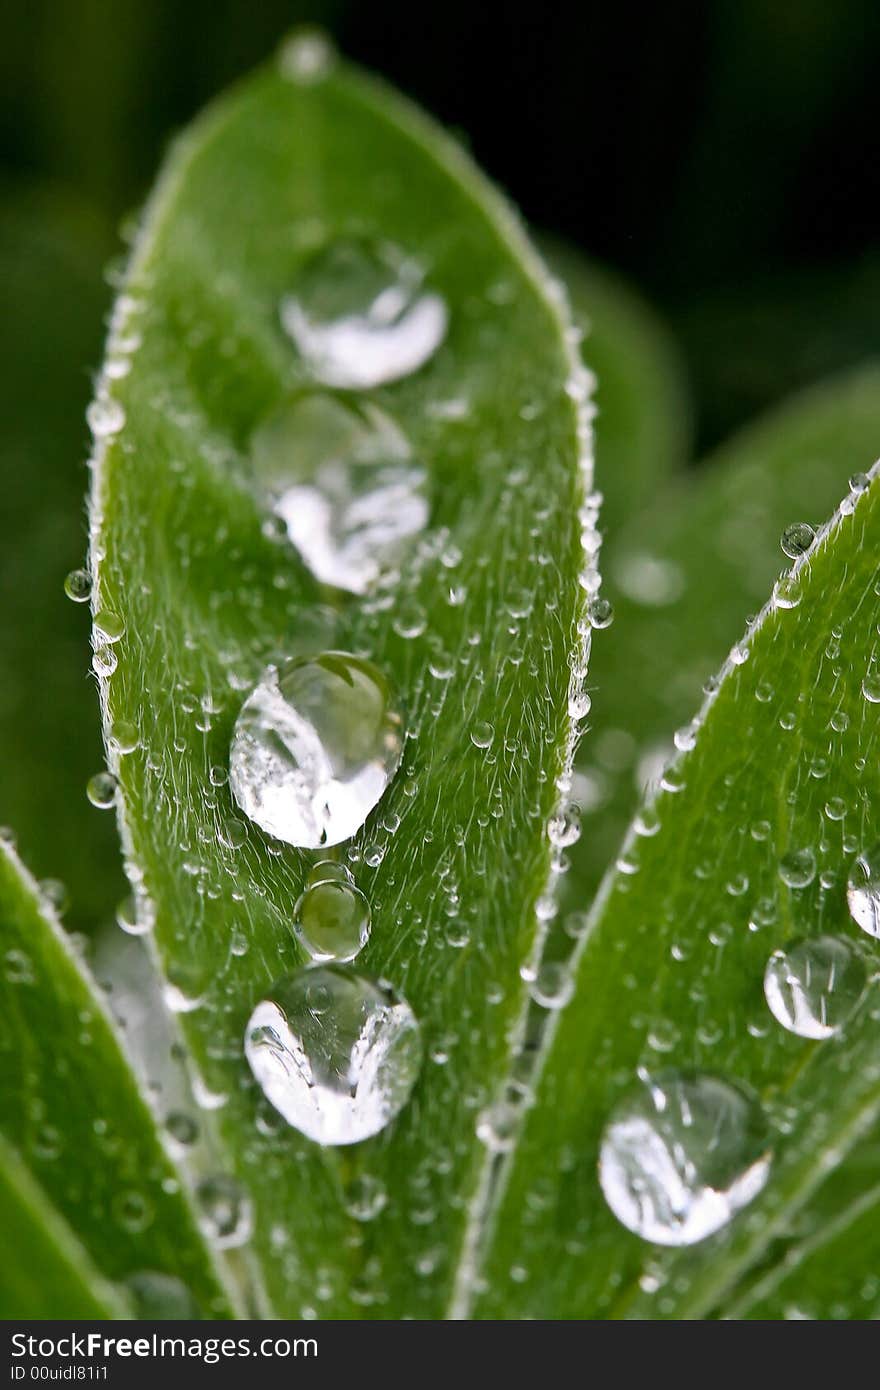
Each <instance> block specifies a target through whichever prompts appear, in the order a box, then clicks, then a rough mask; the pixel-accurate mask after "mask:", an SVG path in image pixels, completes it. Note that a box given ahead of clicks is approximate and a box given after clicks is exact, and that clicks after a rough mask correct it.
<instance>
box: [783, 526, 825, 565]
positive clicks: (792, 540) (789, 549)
mask: <svg viewBox="0 0 880 1390" xmlns="http://www.w3.org/2000/svg"><path fill="white" fill-rule="evenodd" d="M815 539H816V532H815V531H814V530H813V528H812V526H810V525H809V524H808V523H807V522H806V521H794V522H792V524H791V525H790V526H786V528H785V530H784V531H783V533H782V536H781V538H780V541H779V544H780V545H781V546H782V549H783V552H784V553H785V554H786V555H787V556H788V558H789V559H790V560H796V559H797V558H798V556H800V555H804V554H806V552H807V551H808V550H809V548H810V546H811V545H812V544H813V541H814V540H815Z"/></svg>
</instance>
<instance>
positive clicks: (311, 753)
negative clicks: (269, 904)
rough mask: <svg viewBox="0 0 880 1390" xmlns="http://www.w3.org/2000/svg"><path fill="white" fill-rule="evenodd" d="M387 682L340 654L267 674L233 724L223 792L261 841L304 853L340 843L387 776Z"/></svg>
mask: <svg viewBox="0 0 880 1390" xmlns="http://www.w3.org/2000/svg"><path fill="white" fill-rule="evenodd" d="M402 751H403V730H402V721H401V717H400V714H399V713H398V712H397V710H396V708H395V706H394V703H393V699H392V694H391V689H390V686H389V684H388V681H387V680H386V679H385V677H384V676H383V675H382V673H381V672H380V671H379V670H378V669H377V668H376V667H375V666H373V665H372V663H371V662H369V661H364V660H362V659H361V658H360V657H356V656H351V655H349V654H347V653H345V652H326V653H324V655H322V656H319V657H314V658H300V659H297V660H294V661H289V662H287V663H286V664H285V665H284V666H282V667H281V669H280V670H277V669H276V668H275V667H269V669H268V670H267V672H266V673H265V675H264V676H263V678H262V680H261V681H260V683H259V685H257V687H256V688H255V690H254V691H253V692H252V694H251V695H250V696H249V697H248V699H247V700H246V701H245V703H244V705H243V706H242V709H241V712H240V714H239V716H238V719H237V720H236V724H235V732H234V735H233V739H232V749H231V753H230V762H229V785H230V788H231V790H232V794H233V796H234V797H235V800H236V801H237V802H238V804H239V806H240V807H241V809H242V811H244V813H245V815H246V816H248V818H249V819H250V820H252V821H255V822H256V824H257V825H259V826H260V827H261V828H262V829H263V830H265V831H266V832H267V833H268V834H270V835H273V836H274V837H275V839H277V840H283V841H285V842H286V843H287V844H291V845H297V846H299V847H300V848H304V849H317V848H320V847H321V846H324V845H336V844H339V843H340V842H341V841H343V840H347V839H350V838H351V836H352V835H354V834H355V833H356V832H357V831H358V830H359V829H360V828H361V826H362V825H363V823H364V821H365V820H366V818H367V816H368V815H369V813H370V811H372V809H373V807H374V806H376V805H377V803H378V802H379V800H380V799H381V797H382V794H383V793H384V791H385V789H386V787H387V786H388V783H389V782H390V781H391V778H392V777H393V776H394V773H395V772H396V771H397V768H398V766H399V764H400V759H401V755H402Z"/></svg>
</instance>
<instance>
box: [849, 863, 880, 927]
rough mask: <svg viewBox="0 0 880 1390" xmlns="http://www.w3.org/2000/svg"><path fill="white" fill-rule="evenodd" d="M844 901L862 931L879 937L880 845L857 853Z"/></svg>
mask: <svg viewBox="0 0 880 1390" xmlns="http://www.w3.org/2000/svg"><path fill="white" fill-rule="evenodd" d="M846 901H847V906H848V907H849V913H850V916H851V917H852V919H853V921H854V922H856V923H857V924H858V926H860V927H861V929H862V931H863V932H867V933H868V936H873V937H878V938H880V845H878V846H876V847H875V848H874V849H872V850H870V851H869V852H868V853H865V854H860V855H859V857H858V859H857V860H856V862H855V864H854V865H853V867H852V872H851V873H850V876H849V881H848V883H847V885H846Z"/></svg>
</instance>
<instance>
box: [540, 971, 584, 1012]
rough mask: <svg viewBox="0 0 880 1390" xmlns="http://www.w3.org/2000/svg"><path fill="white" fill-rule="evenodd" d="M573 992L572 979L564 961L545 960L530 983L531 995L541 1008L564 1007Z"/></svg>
mask: <svg viewBox="0 0 880 1390" xmlns="http://www.w3.org/2000/svg"><path fill="white" fill-rule="evenodd" d="M573 994H574V980H573V978H572V975H571V972H570V970H569V969H568V966H567V965H566V964H565V962H564V961H545V962H544V964H543V965H541V967H540V968H539V970H538V973H537V975H536V976H535V979H534V980H533V981H532V985H531V995H532V998H533V999H534V1001H535V1003H536V1004H539V1005H540V1006H541V1008H542V1009H564V1008H565V1006H566V1004H567V1003H568V1001H569V999H571V996H572V995H573Z"/></svg>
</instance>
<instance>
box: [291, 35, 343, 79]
mask: <svg viewBox="0 0 880 1390" xmlns="http://www.w3.org/2000/svg"><path fill="white" fill-rule="evenodd" d="M335 57H336V54H335V51H334V48H333V44H332V43H331V42H330V40H329V39H328V37H327V35H326V34H324V33H322V32H321V30H320V29H304V30H302V31H301V32H299V33H295V34H291V35H290V37H289V38H287V39H285V40H284V42H283V43H282V45H281V48H280V49H279V52H278V66H279V68H280V69H281V74H282V76H283V77H286V78H288V79H289V80H290V81H291V82H296V83H298V84H299V85H300V86H303V87H310V86H312V85H313V84H314V83H316V82H321V81H322V80H323V79H324V78H325V77H326V76H327V74H328V72H329V71H330V69H331V68H332V67H333V63H334V60H335Z"/></svg>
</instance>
